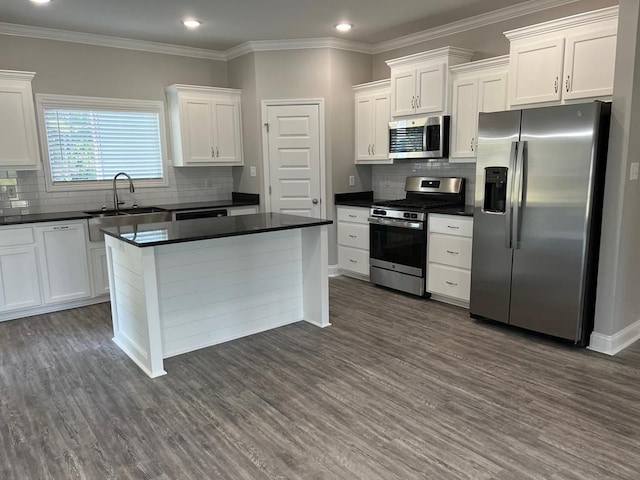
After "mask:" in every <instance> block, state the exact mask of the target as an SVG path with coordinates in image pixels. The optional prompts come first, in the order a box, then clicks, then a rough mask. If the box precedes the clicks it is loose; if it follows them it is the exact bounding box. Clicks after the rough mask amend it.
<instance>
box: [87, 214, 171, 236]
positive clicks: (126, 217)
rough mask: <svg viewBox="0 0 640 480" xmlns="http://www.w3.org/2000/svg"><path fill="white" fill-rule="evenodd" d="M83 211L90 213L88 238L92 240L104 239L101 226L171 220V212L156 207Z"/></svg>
mask: <svg viewBox="0 0 640 480" xmlns="http://www.w3.org/2000/svg"><path fill="white" fill-rule="evenodd" d="M84 213H87V214H89V215H91V218H90V219H89V240H91V241H92V242H102V241H104V233H102V232H101V231H100V229H101V228H105V227H119V226H124V225H136V224H143V223H158V222H169V221H171V212H168V211H166V210H163V209H161V208H157V207H136V208H121V209H120V210H93V211H89V212H84Z"/></svg>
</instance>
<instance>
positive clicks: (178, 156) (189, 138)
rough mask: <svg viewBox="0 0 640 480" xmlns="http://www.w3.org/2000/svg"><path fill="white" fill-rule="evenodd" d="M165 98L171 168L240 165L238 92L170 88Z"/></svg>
mask: <svg viewBox="0 0 640 480" xmlns="http://www.w3.org/2000/svg"><path fill="white" fill-rule="evenodd" d="M167 99H168V102H169V112H170V118H171V138H172V143H173V163H174V165H175V166H178V167H187V166H229V165H242V164H243V157H242V127H241V125H242V124H241V119H240V90H234V89H229V88H214V87H199V86H191V85H171V86H170V87H167Z"/></svg>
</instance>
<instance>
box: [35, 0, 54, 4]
mask: <svg viewBox="0 0 640 480" xmlns="http://www.w3.org/2000/svg"><path fill="white" fill-rule="evenodd" d="M50 1H51V0H31V2H32V3H38V4H45V3H49V2H50Z"/></svg>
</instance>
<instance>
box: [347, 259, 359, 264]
mask: <svg viewBox="0 0 640 480" xmlns="http://www.w3.org/2000/svg"><path fill="white" fill-rule="evenodd" d="M349 261H350V262H351V263H358V261H357V260H353V259H352V258H350V259H349Z"/></svg>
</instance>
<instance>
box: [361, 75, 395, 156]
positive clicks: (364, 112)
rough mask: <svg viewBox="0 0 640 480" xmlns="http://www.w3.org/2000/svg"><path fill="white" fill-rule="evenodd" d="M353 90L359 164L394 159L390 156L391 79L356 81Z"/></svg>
mask: <svg viewBox="0 0 640 480" xmlns="http://www.w3.org/2000/svg"><path fill="white" fill-rule="evenodd" d="M353 91H354V97H355V98H354V101H355V108H356V110H355V122H356V123H355V154H356V164H358V165H362V164H380V163H393V160H391V159H389V121H390V120H391V112H390V105H391V103H390V100H391V82H390V80H389V79H387V80H380V81H377V82H371V83H364V84H362V85H356V86H354V87H353Z"/></svg>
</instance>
